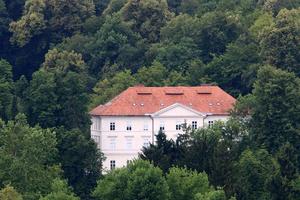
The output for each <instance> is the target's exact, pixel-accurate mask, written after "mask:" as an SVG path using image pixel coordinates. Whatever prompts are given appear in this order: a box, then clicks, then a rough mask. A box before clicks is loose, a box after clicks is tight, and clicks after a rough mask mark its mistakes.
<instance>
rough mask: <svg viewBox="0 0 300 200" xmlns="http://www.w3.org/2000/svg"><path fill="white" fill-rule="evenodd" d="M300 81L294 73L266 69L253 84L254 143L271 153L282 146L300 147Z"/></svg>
mask: <svg viewBox="0 0 300 200" xmlns="http://www.w3.org/2000/svg"><path fill="white" fill-rule="evenodd" d="M299 86H300V80H299V78H297V77H296V76H295V74H293V73H289V72H286V71H283V70H279V69H275V68H274V67H270V66H265V67H262V68H261V69H260V70H259V72H258V77H257V80H256V82H255V84H254V91H253V96H254V102H253V108H252V109H251V112H252V120H251V123H250V124H251V127H252V132H253V134H252V137H253V140H254V141H255V142H256V143H257V144H258V145H259V146H262V147H265V148H266V149H267V150H269V151H270V152H271V153H274V152H276V151H278V149H279V148H280V146H281V145H282V144H285V143H286V142H290V143H291V144H292V145H293V146H295V147H296V146H298V144H297V142H296V141H299V121H300V119H299V109H300V107H299V105H300V102H299V101H300V96H299V95H300V91H299V88H300V87H299Z"/></svg>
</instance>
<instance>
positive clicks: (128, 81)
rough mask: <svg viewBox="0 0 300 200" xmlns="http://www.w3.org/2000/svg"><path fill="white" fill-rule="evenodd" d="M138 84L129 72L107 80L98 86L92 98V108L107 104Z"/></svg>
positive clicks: (123, 72)
mask: <svg viewBox="0 0 300 200" xmlns="http://www.w3.org/2000/svg"><path fill="white" fill-rule="evenodd" d="M135 84H136V80H135V78H134V77H133V76H132V75H131V72H130V71H129V70H125V71H122V72H119V73H117V74H116V75H115V76H113V77H112V78H106V79H104V80H102V81H100V82H98V83H97V84H96V86H95V87H94V89H93V91H94V93H93V94H92V96H91V99H92V103H91V106H90V107H91V108H92V107H94V106H97V105H99V104H103V103H106V102H107V101H108V100H110V99H112V98H113V97H115V96H116V95H118V94H119V93H120V92H122V91H123V90H125V89H127V88H128V87H130V86H134V85H135Z"/></svg>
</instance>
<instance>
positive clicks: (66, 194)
mask: <svg viewBox="0 0 300 200" xmlns="http://www.w3.org/2000/svg"><path fill="white" fill-rule="evenodd" d="M40 200H80V199H79V198H78V197H76V196H75V195H74V193H73V192H72V190H71V188H69V187H68V184H67V182H66V181H63V180H60V179H55V180H53V183H52V185H51V193H49V194H48V195H47V196H45V197H42V198H40Z"/></svg>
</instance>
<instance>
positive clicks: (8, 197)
mask: <svg viewBox="0 0 300 200" xmlns="http://www.w3.org/2000/svg"><path fill="white" fill-rule="evenodd" d="M0 199H1V200H23V198H22V195H20V194H19V193H18V192H17V191H16V190H15V189H14V188H13V187H11V186H9V185H7V186H5V188H3V189H2V190H0Z"/></svg>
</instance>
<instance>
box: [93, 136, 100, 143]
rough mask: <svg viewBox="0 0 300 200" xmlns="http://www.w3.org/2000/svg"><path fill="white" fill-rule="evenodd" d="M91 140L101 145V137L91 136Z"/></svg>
mask: <svg viewBox="0 0 300 200" xmlns="http://www.w3.org/2000/svg"><path fill="white" fill-rule="evenodd" d="M91 138H92V139H93V140H94V141H95V142H96V143H97V144H98V145H100V136H98V135H91Z"/></svg>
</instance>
